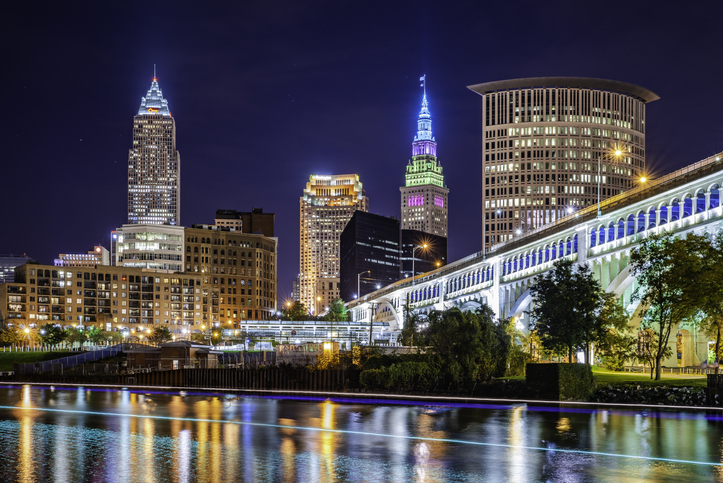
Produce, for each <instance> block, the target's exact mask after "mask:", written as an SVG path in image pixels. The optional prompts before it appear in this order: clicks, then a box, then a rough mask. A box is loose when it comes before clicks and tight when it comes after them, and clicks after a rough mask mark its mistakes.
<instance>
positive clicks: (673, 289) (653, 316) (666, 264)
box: [630, 233, 698, 380]
mask: <svg viewBox="0 0 723 483" xmlns="http://www.w3.org/2000/svg"><path fill="white" fill-rule="evenodd" d="M688 248H689V246H688V245H687V244H686V243H685V242H684V240H682V239H680V238H675V237H674V236H673V235H672V234H670V233H665V234H662V235H651V236H649V237H647V238H645V239H643V240H642V241H641V243H640V245H639V246H638V248H637V250H635V251H634V252H632V253H631V254H630V266H631V269H632V273H633V276H635V277H636V280H637V282H638V283H639V286H638V287H637V288H636V289H635V292H634V293H633V298H635V299H637V300H640V306H641V310H642V314H643V322H642V324H641V326H642V327H643V328H645V329H651V330H652V331H653V333H654V337H652V338H651V341H652V342H651V346H652V347H651V349H650V351H651V354H652V365H653V366H654V368H655V379H656V380H660V367H661V363H662V360H663V357H664V356H665V352H666V350H669V349H668V341H669V339H670V333H671V331H672V329H673V327H676V326H677V325H678V324H679V323H680V322H681V321H682V320H684V319H685V318H686V317H688V316H690V315H692V314H693V313H694V312H695V310H696V308H695V305H694V304H693V303H692V302H693V298H692V293H693V290H691V288H692V287H691V286H692V285H694V284H691V283H690V280H689V279H688V278H687V276H688V275H689V273H690V270H689V269H690V267H689V266H687V265H690V264H692V265H693V266H697V264H698V260H697V255H696V253H691V252H689V251H688ZM696 290H697V289H696ZM651 373H652V369H651Z"/></svg>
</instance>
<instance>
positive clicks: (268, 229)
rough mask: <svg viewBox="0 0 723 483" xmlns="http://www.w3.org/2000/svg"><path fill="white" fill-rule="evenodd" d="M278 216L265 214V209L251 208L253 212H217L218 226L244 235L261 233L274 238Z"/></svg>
mask: <svg viewBox="0 0 723 483" xmlns="http://www.w3.org/2000/svg"><path fill="white" fill-rule="evenodd" d="M275 222H276V215H275V214H274V213H264V209H263V208H251V211H236V210H216V218H215V220H214V223H215V224H216V226H222V227H226V228H233V229H234V230H236V231H240V232H243V233H260V234H261V235H264V236H270V237H273V236H274V224H275Z"/></svg>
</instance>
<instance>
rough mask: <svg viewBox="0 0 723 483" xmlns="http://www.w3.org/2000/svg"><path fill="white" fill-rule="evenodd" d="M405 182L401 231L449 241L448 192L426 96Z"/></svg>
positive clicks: (423, 100)
mask: <svg viewBox="0 0 723 483" xmlns="http://www.w3.org/2000/svg"><path fill="white" fill-rule="evenodd" d="M405 178H406V183H405V185H404V186H403V187H401V188H399V190H400V191H401V192H402V229H403V230H419V231H423V232H426V233H431V234H433V235H438V236H444V237H446V236H447V213H448V207H447V199H448V195H449V190H448V189H447V187H446V186H445V185H444V175H443V174H442V165H441V164H440V163H439V161H438V160H437V142H436V141H435V140H434V136H432V117H431V115H430V113H429V108H428V107H427V94H426V92H425V94H424V97H423V99H422V110H421V111H420V113H419V119H418V120H417V135H416V136H414V142H413V143H412V159H411V160H410V161H409V163H407V173H406V175H405Z"/></svg>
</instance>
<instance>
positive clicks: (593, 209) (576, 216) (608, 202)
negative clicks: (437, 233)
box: [475, 152, 723, 255]
mask: <svg viewBox="0 0 723 483" xmlns="http://www.w3.org/2000/svg"><path fill="white" fill-rule="evenodd" d="M721 159H723V152H720V153H718V154H715V155H713V156H710V157H708V158H705V159H704V160H702V161H698V162H697V163H693V164H691V165H689V166H686V167H684V168H681V169H679V170H677V171H673V172H672V173H668V174H666V175H665V176H661V177H660V178H656V179H653V180H650V181H648V182H646V184H645V185H643V186H637V187H635V188H632V189H629V190H627V191H623V192H622V193H619V194H617V195H615V196H611V197H610V198H605V200H601V201H600V210H601V211H604V209H605V208H610V207H612V206H615V205H617V204H618V203H619V202H620V201H622V200H624V199H626V198H629V197H631V196H634V195H636V194H639V193H643V192H645V191H648V190H651V189H653V188H655V187H658V186H661V185H664V184H666V183H668V182H670V181H672V180H674V179H676V178H680V177H681V176H685V175H687V174H689V173H692V172H694V171H698V170H699V169H701V168H704V167H706V166H709V165H711V164H715V163H718V162H720V161H721ZM597 210H598V205H597V203H595V204H594V205H590V206H586V207H585V208H582V209H580V210H577V211H576V212H575V213H572V214H570V215H567V216H563V217H562V218H558V219H557V221H555V222H554V223H552V224H548V225H543V226H540V227H538V228H534V229H532V230H529V231H526V232H525V233H524V235H522V236H521V237H519V238H515V239H513V240H510V241H506V242H503V243H500V244H497V245H495V246H494V247H492V248H490V249H488V250H487V253H488V254H489V253H494V252H497V251H500V250H502V249H504V248H507V247H508V246H510V245H513V244H517V243H518V242H519V241H520V240H523V239H525V238H527V237H529V236H534V235H537V234H539V233H543V232H545V231H555V230H557V229H558V228H560V226H563V225H566V224H569V223H570V222H573V221H578V222H579V221H581V220H580V219H581V218H582V219H583V220H585V219H590V218H595V217H597ZM588 215H592V216H588ZM475 255H476V254H475Z"/></svg>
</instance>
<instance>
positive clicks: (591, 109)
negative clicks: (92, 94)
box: [469, 77, 659, 248]
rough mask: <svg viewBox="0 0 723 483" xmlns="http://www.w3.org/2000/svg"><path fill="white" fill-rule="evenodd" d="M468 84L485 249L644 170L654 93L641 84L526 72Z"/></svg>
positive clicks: (628, 184) (612, 191)
mask: <svg viewBox="0 0 723 483" xmlns="http://www.w3.org/2000/svg"><path fill="white" fill-rule="evenodd" d="M469 89H471V90H472V91H474V92H476V93H477V94H479V95H480V96H482V136H483V138H484V142H483V143H482V169H483V171H484V173H483V176H482V238H483V240H484V241H483V244H484V246H485V248H490V247H491V246H493V245H495V244H498V243H504V242H507V241H510V240H512V239H513V238H515V237H517V236H522V235H524V234H525V233H526V232H528V231H530V230H534V229H536V228H539V227H541V226H544V225H546V224H548V223H554V222H555V221H557V220H559V219H560V218H562V217H564V216H567V215H569V214H571V213H572V212H574V211H576V210H578V209H580V208H583V207H585V206H589V205H592V204H595V203H597V201H598V197H599V199H601V200H604V199H605V198H609V197H611V196H615V195H618V194H620V193H622V192H623V191H625V190H628V189H630V188H632V187H634V186H636V183H637V182H638V180H639V178H640V175H641V174H642V173H643V172H644V171H645V106H646V104H647V103H649V102H653V101H655V100H657V99H658V98H659V97H658V96H657V95H656V94H655V93H653V92H651V91H649V90H647V89H645V88H643V87H640V86H637V85H634V84H629V83H627V82H620V81H614V80H606V79H594V78H587V77H531V78H526V79H510V80H503V81H495V82H486V83H484V84H477V85H473V86H469ZM617 151H620V152H621V153H622V154H620V155H615V156H613V155H612V154H613V153H615V152H617ZM598 176H599V179H598ZM598 181H599V182H598ZM598 185H599V186H600V193H599V195H598Z"/></svg>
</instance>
